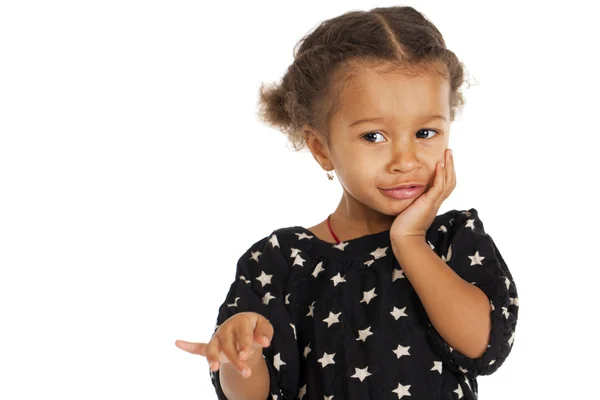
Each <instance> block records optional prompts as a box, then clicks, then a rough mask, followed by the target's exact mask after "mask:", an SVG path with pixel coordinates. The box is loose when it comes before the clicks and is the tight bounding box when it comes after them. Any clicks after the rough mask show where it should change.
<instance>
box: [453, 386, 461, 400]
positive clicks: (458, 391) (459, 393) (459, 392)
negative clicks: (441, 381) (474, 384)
mask: <svg viewBox="0 0 600 400" xmlns="http://www.w3.org/2000/svg"><path fill="white" fill-rule="evenodd" d="M454 392H455V393H456V394H457V395H458V398H459V399H462V397H463V391H462V388H461V387H460V383H459V384H458V388H457V389H456V390H455V391H454Z"/></svg>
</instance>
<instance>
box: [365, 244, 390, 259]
mask: <svg viewBox="0 0 600 400" xmlns="http://www.w3.org/2000/svg"><path fill="white" fill-rule="evenodd" d="M387 249H388V248H387V247H384V248H381V247H378V248H377V249H376V250H375V251H373V252H371V253H369V254H371V255H372V256H373V258H374V259H376V260H377V259H378V258H382V257H385V256H386V255H387V254H385V251H386V250H387Z"/></svg>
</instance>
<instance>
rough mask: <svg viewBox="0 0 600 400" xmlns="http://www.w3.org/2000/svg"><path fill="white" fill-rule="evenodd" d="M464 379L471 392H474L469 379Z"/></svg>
mask: <svg viewBox="0 0 600 400" xmlns="http://www.w3.org/2000/svg"><path fill="white" fill-rule="evenodd" d="M464 378H465V383H466V384H467V386H468V387H469V389H470V390H473V389H472V388H471V384H470V383H469V379H467V377H466V376H465V377H464Z"/></svg>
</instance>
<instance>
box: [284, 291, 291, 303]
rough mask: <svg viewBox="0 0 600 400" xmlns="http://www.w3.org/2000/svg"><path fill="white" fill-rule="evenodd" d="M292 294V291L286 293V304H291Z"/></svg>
mask: <svg viewBox="0 0 600 400" xmlns="http://www.w3.org/2000/svg"><path fill="white" fill-rule="evenodd" d="M290 294H291V293H288V294H286V295H285V304H290Z"/></svg>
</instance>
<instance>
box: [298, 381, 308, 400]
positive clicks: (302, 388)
mask: <svg viewBox="0 0 600 400" xmlns="http://www.w3.org/2000/svg"><path fill="white" fill-rule="evenodd" d="M305 395H306V384H304V386H302V387H301V388H300V391H299V392H298V398H299V399H300V400H302V398H303V397H304V396H305Z"/></svg>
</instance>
